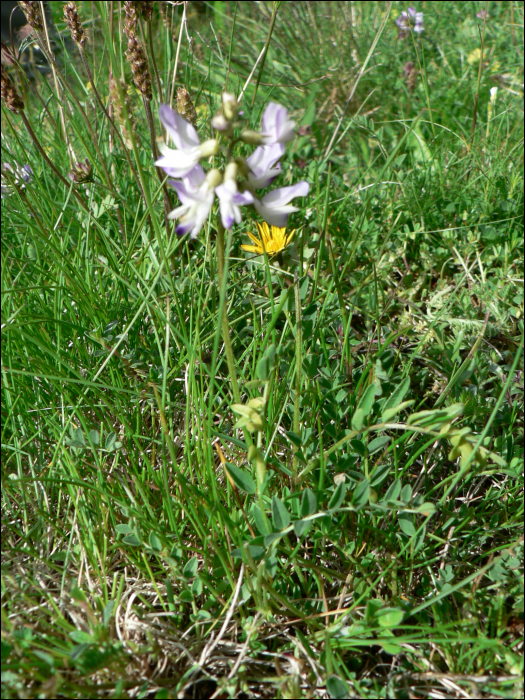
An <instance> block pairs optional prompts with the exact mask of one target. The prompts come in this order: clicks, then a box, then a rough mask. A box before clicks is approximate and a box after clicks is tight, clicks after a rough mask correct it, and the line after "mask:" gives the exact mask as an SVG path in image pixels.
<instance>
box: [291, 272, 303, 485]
mask: <svg viewBox="0 0 525 700" xmlns="http://www.w3.org/2000/svg"><path fill="white" fill-rule="evenodd" d="M294 296H295V323H296V325H295V328H296V331H295V397H294V407H293V430H294V433H295V434H296V435H299V434H300V433H299V430H300V423H299V418H300V411H301V378H302V372H301V370H302V366H303V357H302V350H303V328H302V316H301V296H300V294H299V275H298V274H297V272H296V273H295V280H294ZM298 463H299V461H298V459H297V457H295V456H294V458H293V464H292V486H293V485H295V480H296V478H297V467H298Z"/></svg>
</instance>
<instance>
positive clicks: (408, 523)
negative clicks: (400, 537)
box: [397, 513, 416, 537]
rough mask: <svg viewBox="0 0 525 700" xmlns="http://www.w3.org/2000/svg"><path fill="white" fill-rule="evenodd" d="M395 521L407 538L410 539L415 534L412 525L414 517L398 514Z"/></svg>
mask: <svg viewBox="0 0 525 700" xmlns="http://www.w3.org/2000/svg"><path fill="white" fill-rule="evenodd" d="M397 520H398V522H399V527H400V528H401V530H403V532H404V533H405V535H408V536H409V537H412V535H415V534H416V528H415V525H414V516H413V515H412V513H399V514H398V516H397Z"/></svg>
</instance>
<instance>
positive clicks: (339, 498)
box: [328, 481, 346, 510]
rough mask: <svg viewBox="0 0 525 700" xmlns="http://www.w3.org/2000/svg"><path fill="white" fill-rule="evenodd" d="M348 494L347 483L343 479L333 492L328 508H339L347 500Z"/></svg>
mask: <svg viewBox="0 0 525 700" xmlns="http://www.w3.org/2000/svg"><path fill="white" fill-rule="evenodd" d="M345 496H346V483H345V482H344V481H341V483H340V484H339V485H338V487H337V488H336V489H335V491H334V492H333V494H332V498H331V499H330V501H329V503H328V510H335V509H336V508H339V506H340V505H341V503H342V502H343V501H344V500H345Z"/></svg>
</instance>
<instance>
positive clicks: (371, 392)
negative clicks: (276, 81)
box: [352, 384, 377, 430]
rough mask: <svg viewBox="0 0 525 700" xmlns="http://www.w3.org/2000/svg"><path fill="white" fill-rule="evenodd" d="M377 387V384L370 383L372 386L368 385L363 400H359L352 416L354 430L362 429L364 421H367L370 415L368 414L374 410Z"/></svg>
mask: <svg viewBox="0 0 525 700" xmlns="http://www.w3.org/2000/svg"><path fill="white" fill-rule="evenodd" d="M376 389H377V385H376V384H370V386H369V387H367V389H366V391H365V393H364V394H363V396H362V397H361V401H360V402H359V405H358V406H357V409H356V411H355V413H354V415H353V418H352V428H353V429H354V430H361V428H362V427H363V423H364V422H365V419H366V417H367V416H368V414H369V413H370V411H371V410H372V406H373V405H374V401H375V398H376Z"/></svg>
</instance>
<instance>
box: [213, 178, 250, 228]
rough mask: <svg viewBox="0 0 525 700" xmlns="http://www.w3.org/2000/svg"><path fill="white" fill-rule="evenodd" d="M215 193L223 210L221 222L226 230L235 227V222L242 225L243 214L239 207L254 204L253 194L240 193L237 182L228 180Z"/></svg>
mask: <svg viewBox="0 0 525 700" xmlns="http://www.w3.org/2000/svg"><path fill="white" fill-rule="evenodd" d="M215 192H216V193H217V197H218V198H219V207H220V210H221V220H222V225H223V226H224V228H226V229H228V228H231V227H232V226H233V222H235V223H236V224H240V223H241V221H242V214H241V210H240V209H239V207H242V206H245V205H246V204H253V201H254V197H253V195H252V193H251V192H239V191H238V190H237V183H236V182H235V180H227V181H226V182H225V183H224V184H223V185H219V186H218V187H217V188H216V189H215Z"/></svg>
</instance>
